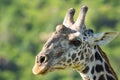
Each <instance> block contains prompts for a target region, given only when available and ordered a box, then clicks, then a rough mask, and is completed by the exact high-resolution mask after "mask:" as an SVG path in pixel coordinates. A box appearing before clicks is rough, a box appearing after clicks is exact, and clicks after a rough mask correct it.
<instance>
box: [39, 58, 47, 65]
mask: <svg viewBox="0 0 120 80" xmlns="http://www.w3.org/2000/svg"><path fill="white" fill-rule="evenodd" d="M45 61H46V57H45V56H40V63H41V64H42V63H43V62H45Z"/></svg>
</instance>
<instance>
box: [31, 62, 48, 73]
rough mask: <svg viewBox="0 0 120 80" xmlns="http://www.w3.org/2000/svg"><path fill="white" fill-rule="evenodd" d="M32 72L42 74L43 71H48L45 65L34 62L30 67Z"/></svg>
mask: <svg viewBox="0 0 120 80" xmlns="http://www.w3.org/2000/svg"><path fill="white" fill-rule="evenodd" d="M32 72H33V74H35V75H40V74H41V75H44V74H45V73H47V72H48V68H47V67H46V66H41V67H40V66H39V65H38V64H35V65H34V67H33V69H32Z"/></svg>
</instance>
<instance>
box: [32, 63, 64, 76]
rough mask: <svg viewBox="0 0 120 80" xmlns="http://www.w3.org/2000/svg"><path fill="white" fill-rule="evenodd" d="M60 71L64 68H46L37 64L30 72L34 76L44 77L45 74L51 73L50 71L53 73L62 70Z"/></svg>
mask: <svg viewBox="0 0 120 80" xmlns="http://www.w3.org/2000/svg"><path fill="white" fill-rule="evenodd" d="M62 69H65V67H63V66H54V67H51V68H48V67H47V66H39V64H35V65H34V67H33V69H32V72H33V74H35V75H44V74H46V73H47V72H52V71H55V70H62Z"/></svg>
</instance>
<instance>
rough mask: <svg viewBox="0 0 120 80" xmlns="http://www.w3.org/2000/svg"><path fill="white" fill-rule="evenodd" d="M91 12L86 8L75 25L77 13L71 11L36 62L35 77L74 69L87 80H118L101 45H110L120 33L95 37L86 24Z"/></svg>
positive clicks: (104, 33) (82, 10)
mask: <svg viewBox="0 0 120 80" xmlns="http://www.w3.org/2000/svg"><path fill="white" fill-rule="evenodd" d="M87 11H88V7H87V6H82V7H81V9H80V13H79V15H78V18H77V20H76V21H75V22H74V19H73V17H74V14H75V9H74V8H70V9H69V10H68V12H67V13H66V16H65V18H64V21H63V23H62V24H60V25H58V26H57V27H56V30H55V32H53V34H52V35H51V37H50V38H49V39H48V41H47V42H46V43H45V45H44V46H43V48H42V50H41V52H40V53H38V55H37V56H36V58H35V64H34V67H33V69H32V72H33V74H35V75H39V74H41V75H43V74H45V73H48V72H51V71H54V70H60V69H62V70H64V69H66V68H72V69H74V70H76V71H77V72H79V73H80V75H81V77H82V79H83V80H118V78H117V75H116V73H115V72H114V70H113V68H112V67H111V64H110V62H109V60H108V58H107V56H106V54H105V53H104V52H103V51H102V49H101V48H100V45H105V44H108V43H109V42H110V41H112V40H113V39H114V38H115V37H116V36H117V35H118V34H119V33H118V32H102V33H94V32H93V30H92V29H86V26H85V24H84V22H85V16H86V13H87Z"/></svg>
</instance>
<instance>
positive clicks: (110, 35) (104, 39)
mask: <svg viewBox="0 0 120 80" xmlns="http://www.w3.org/2000/svg"><path fill="white" fill-rule="evenodd" d="M118 34H119V32H103V33H98V34H94V43H95V44H96V45H105V44H108V43H109V42H111V41H112V40H113V39H114V38H115V37H117V36H118Z"/></svg>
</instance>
